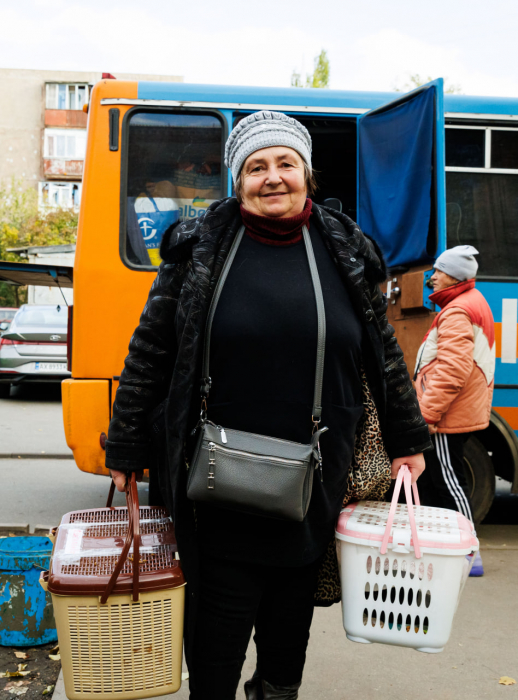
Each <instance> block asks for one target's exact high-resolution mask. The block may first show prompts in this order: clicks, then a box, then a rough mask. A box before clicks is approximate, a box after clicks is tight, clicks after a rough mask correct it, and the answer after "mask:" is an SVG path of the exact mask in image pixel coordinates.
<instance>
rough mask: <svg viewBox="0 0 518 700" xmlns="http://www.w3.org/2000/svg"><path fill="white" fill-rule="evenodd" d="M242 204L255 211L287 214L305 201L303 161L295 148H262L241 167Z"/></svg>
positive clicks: (277, 214)
mask: <svg viewBox="0 0 518 700" xmlns="http://www.w3.org/2000/svg"><path fill="white" fill-rule="evenodd" d="M241 182H242V198H243V202H242V204H243V206H244V208H245V209H247V210H248V211H250V212H252V213H253V214H259V215H260V216H274V217H279V218H287V217H289V216H296V215H297V214H300V213H301V212H302V210H303V209H304V205H305V204H306V179H305V175H304V161H303V160H302V158H301V156H299V154H298V153H297V151H294V150H293V149H292V148H286V147H285V146H272V147H271V148H261V150H260V151H255V153H252V154H251V155H249V156H248V158H247V159H246V160H245V163H244V165H243V169H242V171H241Z"/></svg>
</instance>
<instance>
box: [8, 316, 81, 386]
mask: <svg viewBox="0 0 518 700" xmlns="http://www.w3.org/2000/svg"><path fill="white" fill-rule="evenodd" d="M67 326H68V309H67V307H66V306H59V305H58V306H56V305H40V304H24V305H23V306H21V307H20V309H19V310H18V311H17V313H16V315H15V317H14V318H13V320H12V322H11V325H10V327H9V329H8V330H5V331H3V332H2V334H1V335H0V398H8V397H9V394H10V388H11V385H12V384H19V383H21V382H61V381H62V380H63V379H65V377H69V376H70V372H69V371H68V370H67Z"/></svg>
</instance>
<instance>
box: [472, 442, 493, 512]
mask: <svg viewBox="0 0 518 700" xmlns="http://www.w3.org/2000/svg"><path fill="white" fill-rule="evenodd" d="M464 466H465V472H466V479H467V482H468V489H469V494H470V498H471V507H472V510H473V519H474V521H475V525H478V524H479V523H481V522H482V520H484V518H485V517H486V515H487V513H488V511H489V509H490V508H491V504H492V503H493V498H494V496H495V468H494V466H493V460H492V459H491V457H490V456H489V455H488V453H487V450H486V449H485V447H484V445H483V444H482V443H481V442H480V440H477V438H476V437H473V436H471V437H470V438H469V439H468V440H467V441H466V444H465V445H464Z"/></svg>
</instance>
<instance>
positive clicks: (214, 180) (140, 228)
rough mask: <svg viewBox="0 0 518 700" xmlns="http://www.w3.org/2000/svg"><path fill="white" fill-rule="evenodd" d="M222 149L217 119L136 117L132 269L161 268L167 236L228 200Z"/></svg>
mask: <svg viewBox="0 0 518 700" xmlns="http://www.w3.org/2000/svg"><path fill="white" fill-rule="evenodd" d="M222 148H223V127H222V123H221V121H220V119H219V118H218V117H216V116H214V115H209V114H203V115H201V114H191V113H181V114H179V113H176V114H175V113H168V112H148V111H135V112H133V113H130V116H129V119H128V124H127V153H126V161H125V162H126V166H127V186H126V203H125V210H126V211H125V213H126V217H125V218H126V222H125V227H123V228H124V229H125V230H123V235H124V237H125V241H124V246H123V255H124V257H125V262H126V263H128V264H129V265H130V266H132V267H134V266H138V267H146V268H149V267H150V266H158V265H159V264H160V254H159V248H160V242H161V240H162V236H163V235H164V233H165V231H166V230H167V229H168V228H169V227H170V226H171V225H172V224H174V223H175V222H176V221H178V220H185V219H192V218H194V217H196V216H199V215H200V214H202V213H204V212H205V211H206V209H207V207H208V206H209V204H211V203H212V202H214V201H215V200H216V199H219V198H220V197H222V196H223V185H224V183H223V178H222V168H221V164H222ZM123 206H124V205H123Z"/></svg>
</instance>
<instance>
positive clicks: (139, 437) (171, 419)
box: [106, 198, 430, 610]
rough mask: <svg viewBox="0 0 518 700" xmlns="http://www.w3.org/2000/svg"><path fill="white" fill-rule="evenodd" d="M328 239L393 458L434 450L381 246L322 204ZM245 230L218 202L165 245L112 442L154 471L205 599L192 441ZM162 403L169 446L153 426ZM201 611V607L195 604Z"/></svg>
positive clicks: (319, 216)
mask: <svg viewBox="0 0 518 700" xmlns="http://www.w3.org/2000/svg"><path fill="white" fill-rule="evenodd" d="M313 221H314V223H315V225H316V226H317V228H318V230H319V231H320V233H321V235H322V237H323V239H324V241H325V244H326V246H327V247H328V249H329V252H330V254H331V256H332V258H333V260H334V261H335V263H336V265H337V267H338V269H339V271H340V274H341V277H342V279H343V281H344V284H345V285H346V287H347V289H348V292H349V295H350V298H351V300H352V303H353V304H354V306H355V310H356V313H357V315H358V318H360V319H362V320H363V325H364V348H363V363H364V369H365V372H366V375H367V380H368V384H369V387H370V389H371V392H372V395H373V397H374V401H375V403H376V408H377V410H378V414H379V417H380V423H381V430H382V435H383V439H384V442H385V446H386V448H387V451H388V453H389V455H390V457H391V458H392V459H394V458H395V457H404V456H407V455H412V454H416V453H419V452H422V451H423V450H424V449H427V448H428V447H429V446H430V440H429V435H428V428H427V426H426V424H425V422H424V420H423V418H422V416H421V412H420V410H419V404H418V402H417V398H416V395H415V392H414V390H413V388H412V384H411V381H410V378H409V376H408V372H407V368H406V365H405V362H404V360H403V353H402V351H401V349H400V348H399V346H398V344H397V341H396V339H395V338H394V335H393V334H394V329H393V328H392V326H390V324H389V323H388V321H387V317H386V315H385V311H386V307H387V303H386V300H385V298H384V296H383V294H382V293H381V291H380V289H379V286H378V285H379V284H380V283H381V282H383V281H384V280H385V278H386V270H385V266H384V263H383V259H382V255H381V253H380V251H379V249H378V248H377V246H376V244H375V243H374V242H373V241H371V240H370V239H368V238H367V237H366V236H364V235H363V233H362V232H361V231H360V229H359V227H358V226H357V225H356V224H355V223H354V222H353V221H352V220H351V219H349V218H348V217H347V216H345V215H344V214H339V213H338V212H336V211H334V210H330V209H327V208H325V207H320V206H317V205H316V204H313ZM240 225H241V216H240V212H239V204H238V202H237V200H236V199H235V198H229V199H224V200H221V201H218V202H214V203H213V204H212V205H211V206H210V207H209V209H208V210H207V212H206V214H205V215H203V216H201V217H200V218H198V219H195V220H192V221H188V222H185V223H182V224H180V225H178V226H177V227H176V228H174V229H173V230H171V231H169V232H168V234H166V236H165V237H164V240H163V241H162V246H161V250H160V254H161V256H162V259H163V262H162V264H161V265H160V268H159V270H158V274H157V276H156V279H155V281H154V283H153V285H152V287H151V290H150V293H149V298H148V301H147V304H146V306H145V308H144V311H143V313H142V316H141V318H140V323H139V326H138V328H137V329H136V330H135V333H134V334H133V337H132V338H131V341H130V346H129V354H128V356H127V358H126V361H125V368H124V370H123V372H122V374H121V379H120V384H119V388H118V390H117V395H116V398H115V403H114V407H113V418H112V421H111V423H110V429H109V433H108V441H107V443H106V466H107V467H108V468H111V469H118V470H138V469H142V468H143V467H147V466H151V468H156V465H157V464H158V471H159V477H160V485H161V490H162V494H163V497H164V500H165V503H166V506H167V507H168V509H169V511H170V512H171V514H172V515H173V518H174V521H175V528H176V534H177V539H178V546H179V550H180V555H181V558H182V563H183V567H184V570H185V573H186V576H187V580H188V583H189V587H188V589H189V596H188V597H189V600H190V602H191V604H192V603H194V602H195V600H196V596H197V547H196V531H195V523H194V513H193V507H192V503H191V502H190V501H188V500H187V497H186V489H185V487H186V469H185V461H184V449H185V442H186V439H187V437H188V432H189V429H190V428H191V427H192V425H191V423H192V416H193V408H194V409H195V408H196V406H197V405H199V382H200V377H201V353H202V348H203V332H204V327H205V320H206V317H207V312H208V308H209V304H210V301H211V297H212V294H213V291H214V287H215V284H216V282H217V279H218V277H219V274H220V272H221V269H222V266H223V263H224V261H225V259H226V256H227V254H228V251H229V249H230V246H231V244H232V241H233V239H234V236H235V235H236V233H237V230H238V228H239V226H240ZM160 404H161V405H162V407H163V412H164V418H165V432H166V440H164V441H159V440H153V430H152V428H151V427H150V426H151V425H152V424H153V423H154V425H155V426H156V425H157V421H154V422H153V420H152V416H153V415H154V412H156V410H157V406H159V405H160ZM191 610H192V605H191Z"/></svg>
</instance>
